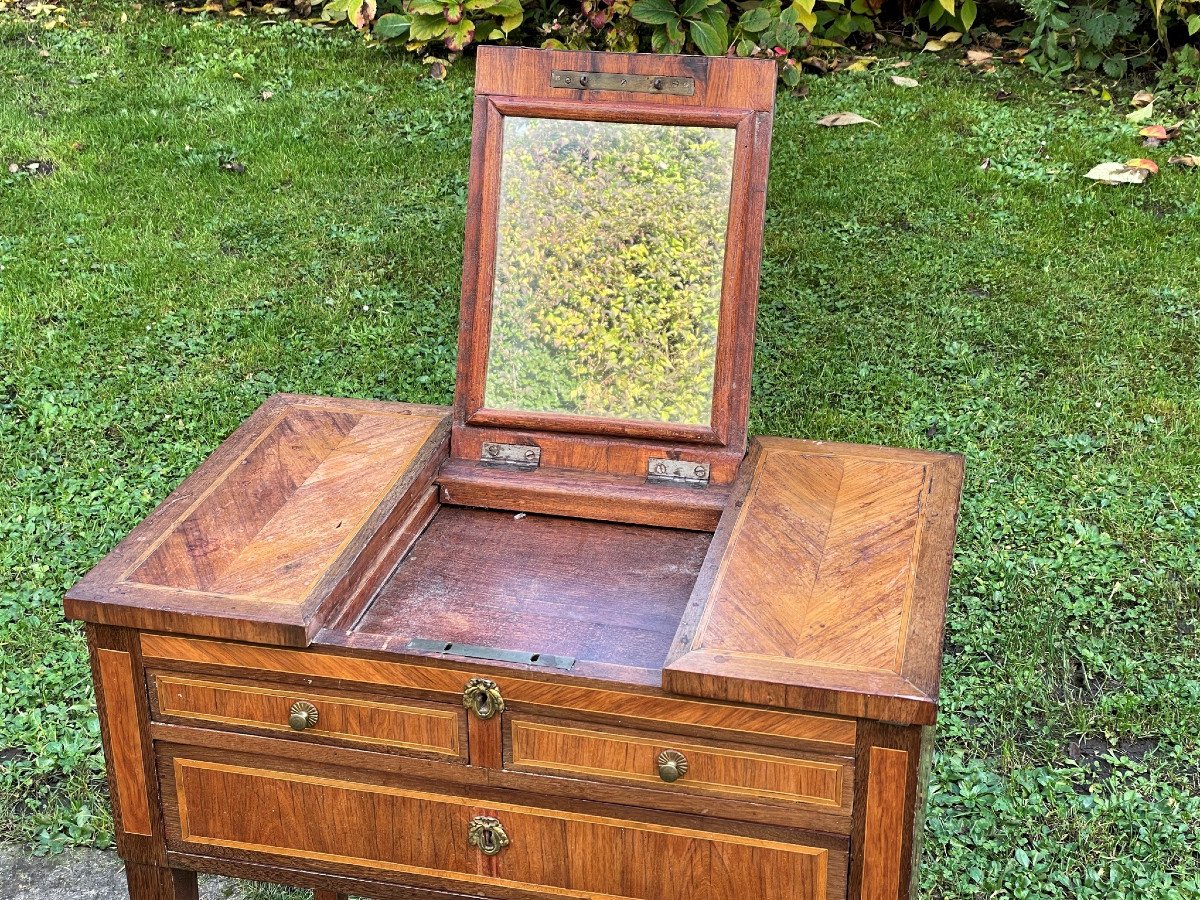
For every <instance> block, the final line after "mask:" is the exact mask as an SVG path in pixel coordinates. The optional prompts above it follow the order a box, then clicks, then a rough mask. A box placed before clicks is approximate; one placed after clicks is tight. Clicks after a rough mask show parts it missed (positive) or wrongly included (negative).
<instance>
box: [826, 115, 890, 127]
mask: <svg viewBox="0 0 1200 900" xmlns="http://www.w3.org/2000/svg"><path fill="white" fill-rule="evenodd" d="M817 124H818V125H824V126H825V127H826V128H839V127H841V126H843V125H876V126H877V125H879V123H878V122H873V121H871V120H870V119H865V118H863V117H862V116H860V115H859V114H858V113H848V112H841V113H834V114H833V115H831V116H825V118H823V119H817Z"/></svg>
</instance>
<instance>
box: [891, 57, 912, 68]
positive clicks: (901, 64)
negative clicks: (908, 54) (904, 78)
mask: <svg viewBox="0 0 1200 900" xmlns="http://www.w3.org/2000/svg"><path fill="white" fill-rule="evenodd" d="M911 65H912V60H911V59H898V60H896V61H895V62H894V63H892V65H891V67H892V68H893V69H907V68H908V67H909V66H911Z"/></svg>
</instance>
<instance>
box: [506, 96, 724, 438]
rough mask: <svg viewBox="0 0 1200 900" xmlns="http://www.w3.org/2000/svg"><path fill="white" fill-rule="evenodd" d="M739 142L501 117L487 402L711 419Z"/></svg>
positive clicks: (704, 133)
mask: <svg viewBox="0 0 1200 900" xmlns="http://www.w3.org/2000/svg"><path fill="white" fill-rule="evenodd" d="M734 143H735V130H734V129H733V128H714V127H700V126H690V125H657V124H624V123H616V122H594V121H575V120H569V119H543V118H525V117H520V116H508V117H505V118H504V129H503V145H502V146H503V151H502V157H501V163H500V185H499V203H498V214H497V233H496V254H495V270H494V287H493V293H492V309H491V335H490V341H489V348H488V359H487V374H486V382H485V389H484V406H485V407H488V408H491V409H497V410H517V411H522V412H533V413H555V414H567V415H581V416H597V417H602V418H606V419H612V418H615V419H634V420H642V421H649V422H668V423H674V424H683V425H708V424H709V422H710V419H711V417H712V412H713V377H714V372H715V368H716V357H717V327H718V321H719V316H720V308H721V289H722V282H723V275H724V264H725V239H726V228H727V226H728V220H729V206H730V192H731V183H732V180H733V159H734Z"/></svg>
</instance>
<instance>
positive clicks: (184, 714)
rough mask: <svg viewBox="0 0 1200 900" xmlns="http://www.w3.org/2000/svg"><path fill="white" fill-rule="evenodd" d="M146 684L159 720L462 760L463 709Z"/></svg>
mask: <svg viewBox="0 0 1200 900" xmlns="http://www.w3.org/2000/svg"><path fill="white" fill-rule="evenodd" d="M151 686H152V689H151V692H150V693H151V703H152V706H153V709H154V715H155V718H156V719H161V720H167V721H170V720H176V721H178V720H186V721H188V722H195V721H200V722H202V723H204V724H207V725H216V726H227V725H229V726H237V727H238V729H239V730H242V731H266V732H272V733H277V734H287V735H290V736H292V737H297V738H309V739H313V738H315V739H318V740H319V739H322V738H324V739H326V740H328V739H336V740H337V742H338V743H341V744H366V745H370V748H371V749H374V750H386V751H393V752H400V753H405V754H415V755H430V756H435V757H438V758H441V759H450V760H454V761H458V762H463V763H465V762H466V760H467V723H466V713H465V710H463V709H462V708H461V707H459V708H455V707H451V706H439V705H437V704H433V703H422V702H420V701H415V700H414V701H405V702H404V703H403V704H400V703H383V702H379V701H374V700H361V699H356V698H348V697H345V696H340V695H333V694H330V693H327V692H324V691H314V690H309V689H304V690H295V691H287V690H278V689H277V688H274V687H264V686H262V685H258V684H254V683H252V682H239V681H233V680H224V679H213V678H207V677H202V676H191V675H174V674H164V673H156V674H154V675H153V676H152V678H151Z"/></svg>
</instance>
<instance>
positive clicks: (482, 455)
mask: <svg viewBox="0 0 1200 900" xmlns="http://www.w3.org/2000/svg"><path fill="white" fill-rule="evenodd" d="M479 461H480V462H481V463H484V464H485V465H489V466H504V467H505V468H509V469H524V470H526V471H530V470H532V469H536V468H537V467H538V466H539V465H541V463H542V448H541V447H535V446H533V445H532V444H497V443H494V442H492V441H484V442H483V446H482V447H481V448H480V450H479Z"/></svg>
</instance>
